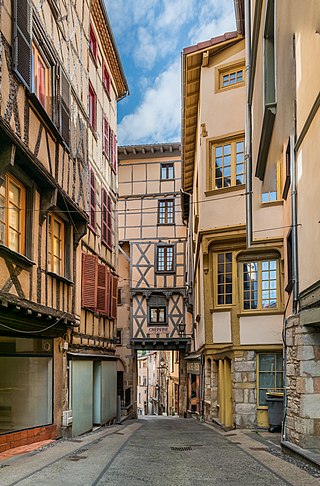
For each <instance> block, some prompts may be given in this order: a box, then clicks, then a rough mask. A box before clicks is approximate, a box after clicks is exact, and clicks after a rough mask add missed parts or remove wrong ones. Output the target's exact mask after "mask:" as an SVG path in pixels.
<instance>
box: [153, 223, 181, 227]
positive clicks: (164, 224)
mask: <svg viewBox="0 0 320 486" xmlns="http://www.w3.org/2000/svg"><path fill="white" fill-rule="evenodd" d="M175 224H176V223H158V224H157V226H174V225H175Z"/></svg>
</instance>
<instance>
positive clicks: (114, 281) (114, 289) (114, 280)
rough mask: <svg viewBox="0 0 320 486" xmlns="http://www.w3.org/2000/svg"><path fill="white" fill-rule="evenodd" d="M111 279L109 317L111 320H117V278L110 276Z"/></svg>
mask: <svg viewBox="0 0 320 486" xmlns="http://www.w3.org/2000/svg"><path fill="white" fill-rule="evenodd" d="M111 279H112V291H111V315H110V317H111V318H112V319H116V318H117V308H118V277H115V276H114V275H112V276H111Z"/></svg>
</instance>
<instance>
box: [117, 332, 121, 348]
mask: <svg viewBox="0 0 320 486" xmlns="http://www.w3.org/2000/svg"><path fill="white" fill-rule="evenodd" d="M121 344H122V329H117V337H116V345H117V346H120V345H121Z"/></svg>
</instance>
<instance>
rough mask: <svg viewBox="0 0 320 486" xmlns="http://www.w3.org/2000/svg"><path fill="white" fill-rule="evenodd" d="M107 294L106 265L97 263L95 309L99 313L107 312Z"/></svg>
mask: <svg viewBox="0 0 320 486" xmlns="http://www.w3.org/2000/svg"><path fill="white" fill-rule="evenodd" d="M108 297H109V296H108V295H107V267H106V266H105V265H101V264H98V285H97V311H98V312H101V314H106V313H107V308H108Z"/></svg>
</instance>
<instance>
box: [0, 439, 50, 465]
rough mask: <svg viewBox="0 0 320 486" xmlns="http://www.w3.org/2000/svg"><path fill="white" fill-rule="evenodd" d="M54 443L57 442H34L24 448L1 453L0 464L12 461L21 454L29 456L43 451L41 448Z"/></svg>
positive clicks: (15, 448)
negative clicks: (37, 451) (31, 453)
mask: <svg viewBox="0 0 320 486" xmlns="http://www.w3.org/2000/svg"><path fill="white" fill-rule="evenodd" d="M52 442H55V440H53V439H48V440H42V441H41V442H34V443H33V444H27V445H24V446H20V447H14V448H12V449H8V450H6V451H5V452H1V454H0V463H1V462H2V461H7V460H8V459H11V458H13V457H15V456H19V455H21V454H29V453H30V452H34V451H36V450H38V449H41V447H44V446H46V445H48V444H51V443H52Z"/></svg>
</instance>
